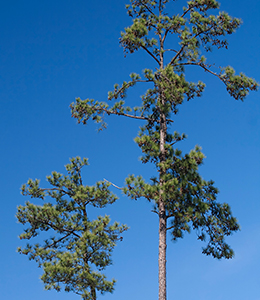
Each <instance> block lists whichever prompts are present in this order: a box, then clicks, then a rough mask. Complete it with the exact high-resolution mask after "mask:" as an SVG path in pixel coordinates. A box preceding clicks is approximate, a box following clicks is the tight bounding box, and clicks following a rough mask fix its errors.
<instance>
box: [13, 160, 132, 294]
mask: <svg viewBox="0 0 260 300" xmlns="http://www.w3.org/2000/svg"><path fill="white" fill-rule="evenodd" d="M86 165H88V162H87V159H86V158H84V159H83V160H81V159H80V157H76V158H72V159H71V160H70V164H68V165H66V166H65V167H66V170H67V173H68V175H62V174H60V173H57V172H52V175H51V176H48V177H47V181H48V182H49V184H50V186H51V187H50V188H40V187H39V180H34V181H33V180H31V179H30V180H28V182H27V184H24V185H23V186H22V194H23V195H25V196H30V197H31V198H37V199H42V200H44V201H45V199H46V197H50V198H51V201H50V202H46V203H44V204H43V205H36V204H33V203H31V202H29V201H27V202H26V204H25V206H19V207H18V211H17V215H16V217H17V219H18V222H19V223H22V224H24V225H28V227H27V228H26V229H25V230H24V232H23V233H22V234H21V235H20V236H19V237H20V239H26V240H31V239H32V238H34V237H38V236H39V235H40V233H41V232H46V233H49V234H50V237H49V238H47V239H46V240H45V241H44V242H43V243H42V244H39V243H36V244H32V243H28V244H27V245H26V247H25V248H21V247H19V248H18V252H19V253H21V254H25V255H28V256H29V259H30V260H35V261H36V262H37V263H38V265H39V267H42V268H43V275H42V276H41V279H42V281H43V283H44V287H45V289H47V290H51V289H55V290H56V291H60V290H61V289H62V287H64V290H65V291H66V292H70V291H72V292H74V293H76V294H78V295H81V297H82V299H84V300H96V299H97V292H100V293H101V294H103V293H105V292H112V291H113V289H114V284H115V280H114V279H112V280H111V281H109V280H107V278H106V276H105V275H104V274H103V273H102V271H103V270H104V269H105V268H106V267H107V266H108V265H110V264H111V263H112V260H111V254H112V251H113V249H114V247H115V245H116V242H117V241H118V240H121V233H122V232H124V231H125V230H127V226H126V225H120V224H119V223H117V222H115V223H114V224H110V218H109V216H107V215H105V216H103V217H102V216H98V217H97V219H95V220H90V219H89V216H88V211H87V208H88V207H90V206H92V207H96V208H103V207H105V206H106V205H108V204H112V203H114V202H115V201H116V199H117V197H116V196H115V195H114V194H113V193H111V192H110V191H109V186H110V184H109V183H107V182H104V181H101V182H97V183H96V185H95V186H87V185H83V181H82V176H81V169H82V168H83V167H84V166H86ZM51 234H52V235H51Z"/></svg>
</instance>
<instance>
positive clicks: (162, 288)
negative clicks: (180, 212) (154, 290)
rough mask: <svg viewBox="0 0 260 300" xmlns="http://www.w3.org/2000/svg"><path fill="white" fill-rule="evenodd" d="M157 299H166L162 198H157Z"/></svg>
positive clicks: (164, 220)
mask: <svg viewBox="0 0 260 300" xmlns="http://www.w3.org/2000/svg"><path fill="white" fill-rule="evenodd" d="M158 264H159V300H166V216H165V208H164V203H163V200H159V258H158Z"/></svg>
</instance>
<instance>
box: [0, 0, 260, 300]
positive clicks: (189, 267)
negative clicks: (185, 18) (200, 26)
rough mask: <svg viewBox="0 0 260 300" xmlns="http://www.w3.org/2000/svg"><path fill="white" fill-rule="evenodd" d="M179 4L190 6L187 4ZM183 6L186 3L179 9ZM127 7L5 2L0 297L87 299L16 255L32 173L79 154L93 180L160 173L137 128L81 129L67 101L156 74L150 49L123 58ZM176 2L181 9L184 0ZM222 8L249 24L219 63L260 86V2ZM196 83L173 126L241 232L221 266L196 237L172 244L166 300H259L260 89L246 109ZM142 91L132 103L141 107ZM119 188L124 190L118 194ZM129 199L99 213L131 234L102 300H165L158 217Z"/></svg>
mask: <svg viewBox="0 0 260 300" xmlns="http://www.w3.org/2000/svg"><path fill="white" fill-rule="evenodd" d="M178 2H179V3H181V6H182V5H184V3H185V1H178ZM178 2H177V3H178ZM124 4H125V3H124V1H119V0H113V1H105V0H100V1H89V0H86V1H82V0H78V1H72V0H63V1H60V0H55V1H50V0H45V1H32V0H31V1H30V0H25V1H17V0H13V1H1V11H0V28H1V31H0V68H1V69H0V82H1V89H0V100H1V110H0V112H1V118H0V122H1V142H2V147H1V150H0V153H1V155H0V157H1V158H0V159H1V170H2V173H1V187H2V188H1V198H2V201H1V202H2V206H1V209H2V216H1V221H0V222H1V223H0V229H1V237H2V245H1V251H0V253H1V256H0V257H1V264H0V270H1V274H0V290H1V299H8V300H17V299H26V300H35V299H37V300H41V299H46V298H48V299H55V300H56V299H57V300H58V299H63V300H64V299H72V300H74V299H75V300H76V299H79V296H76V295H73V294H67V293H64V292H62V293H57V292H55V291H44V290H43V285H42V283H41V282H40V280H39V276H40V274H41V270H40V269H38V268H37V266H36V264H35V263H34V262H29V261H28V259H27V257H25V256H21V255H19V254H17V253H16V248H17V247H18V246H19V245H21V242H20V240H18V238H17V236H18V235H19V234H20V233H21V232H22V226H21V225H19V224H17V223H16V219H15V213H16V207H17V205H20V204H23V203H24V202H25V200H27V199H25V197H23V196H21V195H20V190H19V189H20V186H21V185H22V183H24V182H26V181H27V179H28V178H33V179H34V178H39V179H41V181H42V185H44V184H45V176H46V175H49V174H50V173H51V171H53V170H56V171H59V172H64V165H65V164H67V163H68V159H69V158H70V157H73V156H76V155H79V156H82V157H88V158H89V162H90V166H89V167H87V168H86V171H85V172H84V175H85V184H90V185H91V184H94V183H95V182H96V181H97V180H102V179H103V178H106V179H108V180H110V181H112V182H114V183H116V184H118V185H122V184H123V182H124V178H125V177H126V176H127V175H128V174H131V173H134V174H136V175H138V174H143V175H144V177H145V178H147V179H148V178H149V177H150V176H152V175H154V172H155V170H154V169H153V168H152V167H149V166H143V165H142V164H141V163H140V162H139V161H138V157H139V156H140V151H139V149H138V147H137V146H136V145H135V143H134V142H133V138H134V137H135V136H136V133H137V131H138V127H139V125H140V123H139V122H136V121H135V120H127V119H123V118H114V117H110V118H109V119H107V121H108V123H109V126H108V129H107V130H105V131H104V132H101V133H97V132H96V126H95V125H94V124H92V123H90V124H89V125H88V126H85V127H84V126H82V125H77V124H76V121H75V119H72V118H71V117H70V111H69V105H70V103H71V102H73V101H74V99H75V97H81V98H95V99H97V100H105V99H106V96H107V92H108V91H109V90H111V89H112V87H113V84H114V83H116V82H118V83H120V82H121V81H123V80H128V75H129V74H130V73H131V72H137V73H138V72H141V71H142V70H143V69H144V68H146V67H147V68H149V67H153V63H152V61H151V60H150V58H148V57H146V55H144V54H143V53H141V52H140V53H136V54H134V55H130V56H127V57H126V58H124V55H123V49H122V48H120V47H119V43H118V38H119V36H120V31H121V30H123V28H124V27H126V26H128V25H129V24H130V19H129V18H128V17H127V15H126V13H125V9H124ZM178 6H179V4H178ZM221 10H224V11H227V12H229V13H230V15H232V16H236V17H239V18H242V19H243V21H244V24H243V25H242V27H241V28H240V29H239V30H238V31H237V33H236V34H234V35H233V36H231V37H230V39H229V40H230V47H229V50H220V51H217V50H216V49H215V50H214V51H213V53H212V54H211V55H210V62H212V63H213V62H214V63H216V67H217V66H219V65H222V66H226V65H231V66H233V67H234V68H235V70H236V71H237V72H241V71H243V72H244V73H245V74H247V75H249V76H251V77H254V78H255V79H256V80H257V81H258V82H259V81H260V76H259V69H260V61H259V53H260V40H259V38H260V29H259V28H260V19H259V11H260V4H259V2H258V1H257V0H251V1H247V2H245V1H242V0H223V1H221ZM188 76H190V78H192V79H193V80H195V81H197V80H199V79H203V80H204V81H205V82H206V84H207V89H206V92H205V93H204V95H203V97H202V98H201V99H196V100H194V101H191V102H189V103H187V104H184V105H183V107H182V108H181V109H180V112H179V114H178V116H177V117H176V119H175V123H174V126H173V130H178V131H180V132H185V133H186V134H187V135H188V139H187V141H185V142H183V144H182V145H180V146H181V147H182V149H184V150H185V151H188V150H189V149H191V148H193V147H194V145H196V144H199V145H201V146H202V147H203V152H204V153H205V154H206V156H207V159H206V160H205V164H204V166H203V167H202V168H201V173H202V174H203V176H204V177H205V179H213V180H215V182H216V186H217V187H218V188H219V189H220V195H219V201H220V202H228V203H229V204H230V205H231V207H232V211H233V214H234V215H235V216H236V217H237V218H238V220H239V222H240V224H241V229H242V230H241V231H240V232H238V233H236V234H234V235H233V236H232V237H230V238H229V239H228V242H229V243H230V244H231V245H232V246H233V248H234V250H235V253H236V256H235V258H234V259H233V260H230V261H224V260H223V261H216V260H214V259H212V258H210V257H206V256H203V255H202V254H201V247H202V246H203V244H202V243H201V242H199V241H197V240H196V236H195V235H194V234H191V235H187V236H185V238H184V239H183V240H180V241H178V242H177V243H171V242H170V239H169V244H168V248H167V250H168V252H167V268H168V298H169V299H178V300H184V299H185V300H209V299H210V300H222V299H223V300H226V299H236V300H245V299H250V300H259V299H260V291H259V283H260V282H259V281H260V272H259V270H260V258H259V253H260V218H259V213H260V201H259V200H260V199H259V182H260V175H259V169H260V160H259V150H260V135H259V126H260V103H259V97H260V96H259V93H252V94H250V95H249V96H248V97H247V99H246V101H245V102H244V103H241V102H237V101H235V100H234V99H232V98H230V97H229V95H228V94H227V93H226V91H225V87H224V86H223V84H221V83H220V82H218V81H217V79H216V78H212V77H211V76H209V75H206V74H205V73H204V72H201V71H198V72H197V71H194V70H191V72H190V73H189V75H188ZM141 90H142V89H138V88H137V89H136V90H135V91H133V92H131V93H130V95H129V97H128V98H127V99H128V101H129V103H131V101H132V102H136V103H138V101H139V99H140V98H139V92H140V91H141ZM114 192H118V191H117V190H115V191H114ZM119 196H120V200H119V201H118V202H117V203H116V204H115V205H114V206H112V207H110V208H109V209H106V210H103V211H101V212H100V214H105V213H108V214H110V215H111V218H112V219H113V220H117V221H120V222H123V223H127V224H128V225H129V226H130V227H131V229H130V230H129V231H128V232H127V233H125V235H124V241H123V242H122V243H120V245H119V246H118V247H117V248H116V250H115V252H114V256H113V258H114V265H113V266H111V267H109V268H108V270H107V274H108V276H110V277H115V278H116V279H117V285H116V290H115V292H114V294H112V295H109V294H107V295H105V296H101V297H100V299H108V300H110V299H114V300H122V299H124V300H130V299H131V300H132V299H150V300H153V299H157V235H158V234H157V232H158V228H157V223H158V220H157V217H156V215H153V214H152V213H151V212H150V209H151V207H150V204H149V203H146V202H145V201H144V200H140V201H138V202H134V201H131V200H129V199H127V198H126V197H123V196H121V195H120V193H119Z"/></svg>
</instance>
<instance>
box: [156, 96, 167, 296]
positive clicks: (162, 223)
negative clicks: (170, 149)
mask: <svg viewBox="0 0 260 300" xmlns="http://www.w3.org/2000/svg"><path fill="white" fill-rule="evenodd" d="M160 102H161V105H162V107H163V106H164V104H165V103H164V99H163V95H161V101H160ZM166 131H167V125H166V116H165V113H164V111H163V109H161V116H160V162H161V163H162V162H165V160H166V156H165V140H166ZM164 175H165V171H164V168H163V167H160V187H163V184H164V180H165V179H164ZM158 208H159V257H158V264H159V300H166V228H167V226H166V225H167V224H166V223H167V218H166V211H165V204H164V197H163V189H162V188H161V189H160V197H159V202H158Z"/></svg>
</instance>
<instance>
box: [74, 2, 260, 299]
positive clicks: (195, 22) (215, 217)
mask: <svg viewBox="0 0 260 300" xmlns="http://www.w3.org/2000/svg"><path fill="white" fill-rule="evenodd" d="M130 2H131V3H130V4H129V5H126V9H127V13H128V15H129V16H130V17H131V18H132V19H133V23H132V25H131V26H129V27H127V28H125V31H124V32H122V34H121V38H120V44H121V45H122V46H123V48H124V52H125V53H126V54H127V53H134V52H136V51H138V50H143V51H145V52H146V53H147V55H148V56H150V57H151V58H152V60H153V61H154V62H155V64H156V67H155V68H153V69H152V68H147V69H145V70H144V71H143V74H142V75H139V74H136V73H132V74H131V75H130V80H129V81H124V82H123V84H122V85H121V86H120V85H118V84H116V85H115V86H114V90H113V91H111V92H109V94H108V101H105V102H104V101H95V100H93V99H86V100H81V99H76V102H75V103H72V105H71V109H72V116H73V117H74V118H76V119H77V120H78V122H79V123H83V124H86V123H87V121H88V120H89V119H92V120H94V121H95V122H97V123H99V125H100V129H103V128H105V127H106V123H105V121H104V116H105V115H118V116H125V117H129V118H133V119H138V120H143V121H144V125H143V126H142V127H141V128H140V132H139V135H138V137H137V138H136V139H135V141H136V143H137V144H138V146H139V147H140V148H141V150H142V152H143V156H142V162H143V163H148V162H150V163H152V164H154V166H155V167H156V169H157V170H158V174H159V176H157V177H153V178H152V179H151V182H150V183H146V182H145V181H144V179H143V178H142V177H141V176H138V177H135V176H134V175H131V176H129V177H128V178H127V179H126V187H125V188H124V192H125V194H127V195H128V196H129V197H130V198H133V199H139V198H142V197H143V198H146V199H147V200H148V201H153V202H155V207H154V212H155V213H156V214H158V219H159V300H166V245H167V242H166V237H167V231H168V232H170V233H171V235H172V238H173V240H176V239H178V238H180V237H182V236H183V233H184V232H187V231H188V232H189V231H190V229H191V228H192V229H196V232H198V239H200V240H202V241H204V240H205V241H207V244H206V246H205V247H204V248H203V253H204V254H206V255H212V256H213V257H215V258H218V259H220V258H232V256H233V251H232V249H231V248H230V247H229V245H228V244H227V243H226V242H225V239H224V237H225V236H228V235H230V234H231V233H232V232H234V231H237V230H238V229H239V225H238V223H237V221H236V219H235V218H234V217H233V216H232V214H231V210H230V207H229V205H228V204H226V203H223V204H220V203H218V202H217V201H216V195H217V193H218V190H217V189H216V188H215V187H214V182H213V181H205V180H203V179H202V177H201V176H200V175H199V173H198V167H199V166H200V165H201V164H202V162H203V159H204V155H203V153H202V152H201V149H200V148H199V147H195V149H193V150H191V151H190V153H188V154H185V155H183V154H182V152H181V151H180V150H179V149H178V148H176V144H177V143H179V142H180V141H182V140H183V139H185V134H179V133H177V132H173V131H172V130H171V125H172V123H173V120H174V115H176V114H177V112H178V109H179V106H180V105H181V104H182V103H183V102H184V101H189V100H191V99H193V98H195V97H200V96H201V95H202V93H203V90H204V88H205V84H204V83H203V82H201V81H198V82H197V83H194V82H189V81H187V80H186V79H185V70H186V68H187V67H188V66H195V67H197V68H200V69H203V70H204V71H206V72H207V73H209V74H211V75H213V76H214V77H215V78H216V79H217V80H220V81H221V82H222V83H223V84H224V86H225V87H226V90H227V92H228V93H229V94H230V96H231V97H233V98H234V99H236V100H241V101H243V100H244V98H245V97H246V95H247V94H248V92H249V91H250V90H252V91H253V90H256V89H257V83H256V82H255V80H253V79H251V78H249V77H247V76H245V75H244V74H242V73H240V74H239V75H236V74H235V71H234V69H233V68H232V67H230V66H228V67H223V68H220V69H219V72H215V71H213V70H212V68H211V65H210V64H208V63H207V62H206V57H205V54H206V53H207V52H208V51H211V49H212V48H213V47H215V48H217V49H219V48H228V42H227V40H226V39H225V36H226V35H230V34H232V33H234V32H235V30H236V29H237V28H238V27H239V25H240V24H241V20H239V19H237V18H232V17H230V16H229V15H228V14H227V13H225V12H219V11H218V9H219V3H218V2H217V1H215V0H191V1H188V2H187V4H186V6H185V7H184V8H183V11H180V12H179V13H178V12H174V14H173V12H172V11H169V10H167V5H169V4H172V5H171V7H174V4H175V2H176V1H174V0H171V1H170V0H130ZM213 10H217V11H218V14H211V12H212V11H213ZM172 35H173V36H175V39H171V41H173V40H177V41H178V42H176V43H175V44H170V46H169V43H168V45H167V46H166V42H167V39H168V38H169V37H170V36H172ZM166 54H167V56H166ZM170 54H171V55H170ZM169 56H170V58H169ZM141 82H142V83H143V82H147V83H149V84H150V85H151V84H152V85H153V87H152V88H149V89H148V90H147V92H146V93H145V94H144V95H143V96H142V102H141V104H140V106H138V107H130V106H129V105H127V104H126V102H125V97H126V93H127V90H128V89H129V88H130V87H133V86H134V85H136V84H137V83H141Z"/></svg>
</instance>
